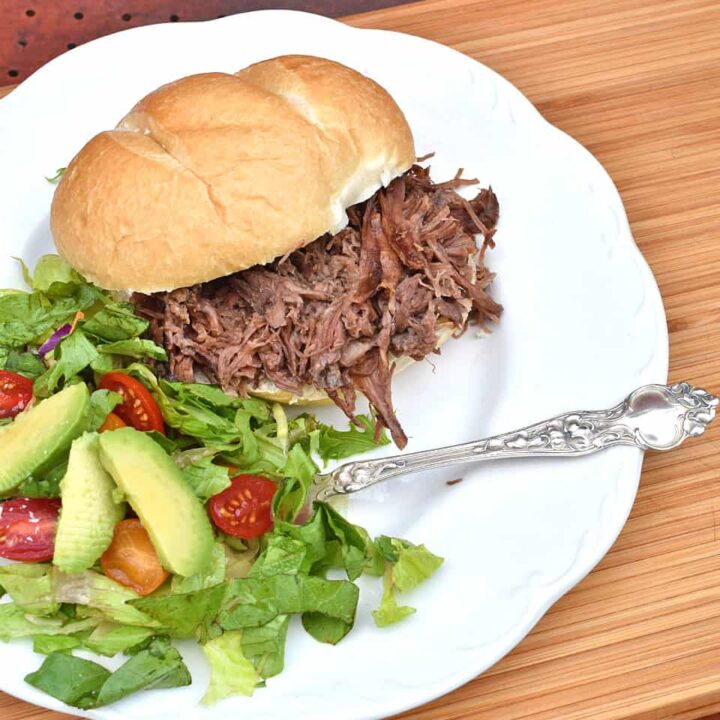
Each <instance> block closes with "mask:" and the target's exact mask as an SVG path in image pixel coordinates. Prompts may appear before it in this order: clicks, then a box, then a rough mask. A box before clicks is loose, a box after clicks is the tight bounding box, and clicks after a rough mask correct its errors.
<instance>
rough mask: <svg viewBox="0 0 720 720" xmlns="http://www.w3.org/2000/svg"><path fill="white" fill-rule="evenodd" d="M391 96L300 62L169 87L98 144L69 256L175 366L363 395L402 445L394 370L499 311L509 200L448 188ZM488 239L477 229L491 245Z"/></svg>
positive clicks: (73, 208) (313, 62)
mask: <svg viewBox="0 0 720 720" xmlns="http://www.w3.org/2000/svg"><path fill="white" fill-rule="evenodd" d="M418 162H419V161H418V158H417V157H416V151H415V146H414V141H413V136H412V133H411V130H410V127H409V125H408V123H407V120H406V118H405V116H404V115H403V113H402V111H401V110H400V108H399V107H398V105H397V103H396V102H395V101H394V100H393V98H392V97H391V96H390V94H389V93H388V92H387V91H385V90H384V89H383V88H382V87H380V86H379V85H378V84H377V83H375V82H373V81H372V80H370V79H369V78H367V77H365V76H364V75H362V74H360V73H358V72H356V71H355V70H352V69H350V68H348V67H345V66H343V65H341V64H339V63H336V62H332V61H330V60H325V59H322V58H317V57H309V56H299V55H291V56H283V57H277V58H274V59H271V60H266V61H263V62H259V63H257V64H254V65H251V66H249V67H247V68H245V69H244V70H241V71H240V72H238V73H236V74H234V75H233V74H225V73H205V74H200V75H193V76H190V77H185V78H182V79H180V80H177V81H176V82H172V83H170V84H168V85H164V86H162V87H160V88H158V89H157V90H155V91H154V92H152V93H150V94H149V95H148V96H146V97H145V98H143V99H142V100H140V102H139V103H138V104H137V105H136V106H135V107H134V108H133V109H132V110H131V111H130V112H129V113H128V115H126V116H125V117H124V118H123V119H122V120H121V121H120V123H119V124H118V126H117V127H116V128H115V129H113V130H108V131H106V132H101V133H100V134H98V135H96V136H95V137H94V138H92V139H91V140H90V141H89V142H88V143H87V144H86V145H85V146H84V147H83V148H82V149H81V150H80V152H79V153H78V154H77V155H76V157H75V158H74V159H73V160H72V162H71V163H70V164H69V166H68V168H67V170H66V172H65V174H64V175H63V177H62V179H61V181H60V183H59V185H58V187H57V190H56V192H55V196H54V199H53V203H52V211H51V229H52V233H53V237H54V240H55V244H56V246H57V249H58V252H59V253H60V255H61V256H62V257H64V258H65V259H66V260H67V261H68V262H69V263H70V264H71V265H72V266H73V267H75V268H76V269H77V270H78V271H79V272H80V273H81V274H82V275H84V276H85V277H86V278H87V279H89V280H90V281H92V282H94V283H95V284H97V285H98V286H100V287H102V288H105V289H107V290H114V291H121V292H126V293H128V294H129V296H130V298H131V300H132V302H133V303H134V304H135V306H136V309H137V311H138V313H139V314H141V315H143V316H144V317H146V318H147V319H149V321H150V333H151V335H152V337H153V339H154V340H155V341H156V342H157V343H158V344H160V345H162V346H163V347H164V348H165V350H166V351H167V355H168V362H167V363H166V365H165V367H164V372H166V373H167V375H168V376H170V377H174V378H176V379H178V380H180V381H183V382H193V381H196V382H197V381H203V382H210V383H217V384H219V385H220V386H221V387H222V388H223V389H224V390H225V391H226V392H228V393H231V394H242V395H247V394H253V395H257V396H260V397H263V398H266V399H269V400H275V401H277V402H281V403H288V404H294V403H306V404H312V403H319V402H323V401H324V402H327V401H332V402H334V403H335V404H336V405H337V406H338V407H340V408H341V409H342V410H343V411H344V412H345V413H346V414H347V415H348V416H349V417H350V418H351V419H354V418H355V416H356V401H357V396H358V394H362V395H364V396H365V397H366V398H367V401H368V403H369V405H370V407H371V409H372V411H373V413H374V414H375V416H376V419H377V427H378V428H382V427H383V426H385V427H387V428H388V429H389V431H390V433H391V435H392V437H393V439H394V441H395V443H396V444H397V445H398V447H400V448H403V447H404V446H405V445H406V443H407V437H406V435H405V432H404V431H403V428H402V425H401V423H400V421H399V419H398V417H397V415H396V413H395V409H394V407H393V402H392V388H391V382H392V377H393V374H394V373H396V372H398V371H399V370H401V369H402V368H403V367H406V366H407V365H409V364H411V363H412V362H413V361H419V360H422V359H424V358H426V357H427V356H429V355H432V354H433V353H438V352H439V348H440V346H441V345H442V343H443V342H445V341H446V340H448V339H449V338H450V337H452V336H458V335H460V334H462V333H463V332H464V331H465V329H466V328H467V326H468V324H469V323H477V324H480V325H485V324H487V323H489V322H494V321H497V320H498V318H499V315H500V312H501V306H500V305H499V304H498V303H497V302H495V301H494V300H493V299H492V297H491V296H490V294H489V286H490V284H491V282H492V279H493V274H492V273H491V272H489V271H488V270H487V268H486V267H485V264H484V258H485V252H486V250H487V249H488V248H491V247H493V235H494V233H495V228H496V225H497V222H498V214H499V209H498V201H497V198H496V197H495V194H494V193H493V192H492V190H491V189H490V188H486V189H482V190H480V192H479V193H477V194H476V195H475V197H474V198H472V199H467V198H465V197H463V196H461V195H460V194H459V193H458V189H459V188H460V186H462V185H466V184H473V183H474V182H475V181H469V180H464V179H462V178H461V177H460V174H458V176H457V177H456V178H454V179H452V180H450V181H448V182H442V183H435V182H433V180H432V179H431V178H430V174H429V170H428V169H427V168H425V167H422V166H421V165H420V164H418ZM476 238H477V239H476Z"/></svg>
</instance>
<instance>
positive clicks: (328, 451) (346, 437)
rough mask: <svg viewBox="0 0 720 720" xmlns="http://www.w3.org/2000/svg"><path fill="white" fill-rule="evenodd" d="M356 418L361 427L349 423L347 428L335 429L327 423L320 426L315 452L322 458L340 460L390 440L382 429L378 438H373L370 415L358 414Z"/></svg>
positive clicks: (373, 426)
mask: <svg viewBox="0 0 720 720" xmlns="http://www.w3.org/2000/svg"><path fill="white" fill-rule="evenodd" d="M357 419H358V421H359V422H360V424H361V425H362V428H359V427H357V425H350V427H349V428H348V429H347V430H336V429H335V428H334V427H331V426H329V425H321V426H320V428H319V433H318V442H317V452H318V455H320V457H321V458H322V459H323V460H341V459H342V458H346V457H350V456H351V455H358V454H360V453H364V452H367V451H368V450H372V449H373V448H376V447H379V446H381V445H387V444H388V443H389V442H390V438H389V437H388V436H387V433H386V432H385V431H384V430H383V431H382V433H381V434H380V438H379V439H378V440H377V441H376V440H375V422H374V421H373V420H372V419H371V418H370V417H368V416H367V415H358V416H357Z"/></svg>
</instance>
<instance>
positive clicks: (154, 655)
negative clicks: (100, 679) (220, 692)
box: [95, 637, 192, 707]
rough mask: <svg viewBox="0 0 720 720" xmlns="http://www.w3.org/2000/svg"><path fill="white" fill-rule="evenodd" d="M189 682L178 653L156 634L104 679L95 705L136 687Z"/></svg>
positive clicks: (169, 685) (108, 702) (188, 683)
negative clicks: (141, 648)
mask: <svg viewBox="0 0 720 720" xmlns="http://www.w3.org/2000/svg"><path fill="white" fill-rule="evenodd" d="M191 681H192V680H191V677H190V672H189V671H188V669H187V667H186V665H185V663H184V662H183V659H182V657H181V655H180V653H179V652H178V651H177V650H176V649H175V648H174V647H173V646H172V644H171V643H170V640H169V639H168V638H164V637H158V638H155V639H153V640H152V641H151V642H150V644H149V645H148V647H147V648H146V649H144V650H141V651H140V652H138V653H136V654H135V655H133V656H132V657H131V658H130V659H129V660H128V661H127V662H126V663H125V664H124V665H121V666H120V667H119V668H118V669H117V670H116V671H115V672H114V673H112V675H110V677H108V678H107V679H106V680H105V682H104V683H103V685H102V687H101V688H100V692H99V693H98V696H97V702H96V705H95V707H100V706H101V705H109V704H110V703H114V702H117V701H118V700H121V699H122V698H124V697H127V696H128V695H131V694H132V693H134V692H137V691H138V690H157V689H160V688H175V687H182V686H184V685H190V683H191Z"/></svg>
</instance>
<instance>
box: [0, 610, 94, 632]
mask: <svg viewBox="0 0 720 720" xmlns="http://www.w3.org/2000/svg"><path fill="white" fill-rule="evenodd" d="M95 625H97V620H95V619H94V618H85V619H83V620H70V621H68V619H67V618H63V617H60V616H59V615H58V616H56V617H54V618H48V617H38V616H35V615H27V614H25V613H24V612H23V609H22V608H21V607H18V606H17V605H15V603H2V604H0V640H3V641H7V640H14V639H16V638H25V637H32V636H34V635H72V634H74V633H78V632H83V631H85V630H88V629H91V628H93V627H94V626H95Z"/></svg>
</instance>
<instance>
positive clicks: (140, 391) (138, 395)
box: [98, 372, 165, 435]
mask: <svg viewBox="0 0 720 720" xmlns="http://www.w3.org/2000/svg"><path fill="white" fill-rule="evenodd" d="M98 387H99V388H100V389H102V390H112V391H113V392H116V393H119V394H120V395H122V398H123V401H122V402H121V403H120V404H119V405H117V406H116V407H115V409H114V410H113V413H114V414H115V415H117V416H118V417H119V418H120V419H121V420H122V421H123V422H124V423H125V424H126V425H132V426H133V427H134V428H135V429H136V430H157V431H158V432H159V433H162V434H163V435H164V434H165V425H164V423H163V417H162V413H161V412H160V408H159V407H158V404H157V403H156V402H155V400H154V398H153V396H152V395H151V394H150V393H149V392H148V391H147V389H146V388H145V386H144V385H143V384H142V383H141V382H140V381H139V380H136V379H135V378H133V377H130V376H129V375H126V374H125V373H121V372H109V373H107V375H103V378H102V380H101V381H100V385H98Z"/></svg>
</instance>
